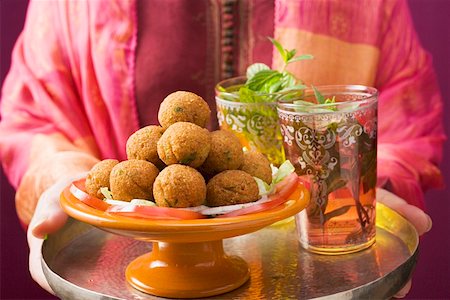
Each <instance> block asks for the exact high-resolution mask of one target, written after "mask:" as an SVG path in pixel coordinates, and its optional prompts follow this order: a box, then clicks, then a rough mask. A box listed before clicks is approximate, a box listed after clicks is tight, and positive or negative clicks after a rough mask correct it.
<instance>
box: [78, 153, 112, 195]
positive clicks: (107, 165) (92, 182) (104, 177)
mask: <svg viewBox="0 0 450 300" xmlns="http://www.w3.org/2000/svg"><path fill="white" fill-rule="evenodd" d="M118 163H119V161H118V160H116V159H104V160H102V161H99V162H98V163H96V164H95V165H94V166H93V167H92V169H91V170H90V171H89V173H88V175H87V177H86V183H85V185H86V191H87V192H88V194H89V195H91V196H93V197H97V198H99V199H103V198H104V196H103V195H102V193H101V192H100V188H102V187H107V188H110V185H109V175H110V174H111V170H112V169H113V168H114V166H115V165H117V164H118Z"/></svg>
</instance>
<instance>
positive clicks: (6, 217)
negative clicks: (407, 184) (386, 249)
mask: <svg viewBox="0 0 450 300" xmlns="http://www.w3.org/2000/svg"><path fill="white" fill-rule="evenodd" d="M42 1H45V0H42ZM374 1H376V0H374ZM408 1H409V4H410V7H411V12H412V15H413V18H414V22H415V24H416V29H417V31H418V33H419V36H420V38H421V41H422V44H423V46H424V47H425V48H426V49H427V50H428V51H430V52H431V54H432V55H433V57H434V64H435V67H436V71H437V73H438V76H439V83H440V86H441V90H442V94H443V95H444V98H445V101H446V103H445V111H446V112H447V111H448V109H449V105H450V98H449V97H448V95H450V82H449V80H448V78H450V73H449V70H450V59H449V56H450V26H449V22H448V21H447V20H448V16H449V15H450V1H449V0H408ZM27 3H28V1H27V0H0V29H1V40H0V47H1V48H0V54H1V55H0V56H1V61H0V63H1V82H3V79H4V77H5V75H6V73H7V71H8V69H9V65H10V55H11V50H12V47H13V44H14V42H15V40H16V38H17V35H18V34H19V33H20V31H21V29H22V27H23V22H24V18H25V12H26V7H27ZM444 122H445V128H446V132H447V134H448V133H450V118H449V117H448V116H446V118H445V121H444ZM444 153H445V154H449V153H450V143H449V142H447V143H446V145H445V149H444ZM442 170H443V173H444V175H445V182H446V188H445V189H443V190H435V191H430V192H429V193H427V209H428V213H429V214H430V215H431V217H432V219H433V230H431V231H430V232H429V233H427V234H426V235H425V236H424V237H423V238H422V239H421V244H420V257H419V262H418V264H417V268H416V271H415V273H414V277H413V286H412V289H411V292H410V293H409V295H408V297H407V298H408V299H418V298H420V299H424V298H426V299H438V298H440V299H443V298H450V288H449V286H448V285H449V283H450V258H449V257H450V243H449V232H450V228H449V225H450V221H449V216H450V201H449V198H450V197H449V194H450V158H449V156H448V155H444V161H443V163H442ZM0 184H1V188H0V205H1V209H0V212H1V217H0V218H1V219H0V224H1V232H0V235H1V240H0V250H1V261H0V263H1V264H0V277H1V278H0V280H1V281H0V299H54V297H51V296H50V295H49V294H47V293H46V292H45V291H44V290H42V289H41V288H40V287H39V286H38V285H37V284H36V283H34V281H32V279H31V277H30V275H29V273H28V246H27V243H26V234H25V232H24V231H23V229H22V228H21V227H20V225H19V222H18V219H17V217H16V215H15V209H14V190H13V189H12V188H11V186H10V185H9V184H8V181H7V180H6V179H5V177H4V175H3V173H1V174H0Z"/></svg>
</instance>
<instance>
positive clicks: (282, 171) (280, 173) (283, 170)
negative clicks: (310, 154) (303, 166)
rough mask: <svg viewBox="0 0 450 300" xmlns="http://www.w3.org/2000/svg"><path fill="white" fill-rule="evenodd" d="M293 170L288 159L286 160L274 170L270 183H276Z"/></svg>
mask: <svg viewBox="0 0 450 300" xmlns="http://www.w3.org/2000/svg"><path fill="white" fill-rule="evenodd" d="M294 171H295V168H294V166H293V165H292V163H291V162H290V161H289V160H286V161H285V162H284V163H283V164H282V165H281V166H280V167H279V168H278V170H277V171H276V172H275V174H274V176H273V180H272V184H277V183H278V182H280V181H281V180H283V179H284V178H285V177H286V176H288V175H289V174H291V173H292V172H294Z"/></svg>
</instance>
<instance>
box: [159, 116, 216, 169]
mask: <svg viewBox="0 0 450 300" xmlns="http://www.w3.org/2000/svg"><path fill="white" fill-rule="evenodd" d="M157 147H158V155H159V158H161V160H162V161H163V162H164V163H165V164H166V165H172V164H178V163H180V164H183V165H188V166H190V167H193V168H197V167H199V166H201V165H202V164H203V163H204V162H205V160H206V158H207V157H208V154H209V150H210V149H211V137H210V133H209V131H208V130H207V129H204V128H201V127H200V126H198V125H195V124H193V123H188V122H177V123H175V124H172V125H170V126H169V128H167V130H166V131H165V132H164V133H163V135H162V136H161V138H160V139H159V141H158V145H157Z"/></svg>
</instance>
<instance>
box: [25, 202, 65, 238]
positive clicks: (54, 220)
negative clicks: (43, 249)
mask: <svg viewBox="0 0 450 300" xmlns="http://www.w3.org/2000/svg"><path fill="white" fill-rule="evenodd" d="M66 221H67V215H66V213H64V211H63V210H62V209H61V210H60V211H58V212H53V213H52V214H51V215H50V216H48V217H47V218H46V219H44V220H42V221H41V222H40V223H38V224H37V225H35V226H34V227H33V228H32V229H31V232H32V234H33V235H34V236H35V237H37V238H41V239H42V238H44V237H45V236H46V235H47V234H50V233H54V232H55V231H57V230H58V229H60V228H61V227H63V226H64V224H65V223H66Z"/></svg>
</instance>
